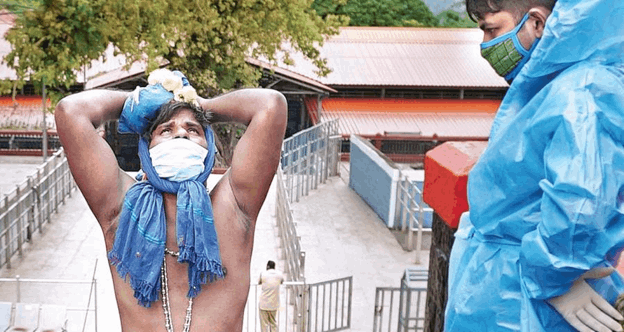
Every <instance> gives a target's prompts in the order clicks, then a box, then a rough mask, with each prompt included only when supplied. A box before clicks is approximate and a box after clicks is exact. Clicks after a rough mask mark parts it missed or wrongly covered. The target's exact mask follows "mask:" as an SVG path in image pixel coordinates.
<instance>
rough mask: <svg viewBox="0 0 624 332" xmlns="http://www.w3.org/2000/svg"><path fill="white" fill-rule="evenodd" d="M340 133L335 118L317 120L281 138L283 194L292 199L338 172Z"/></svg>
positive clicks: (314, 187)
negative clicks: (311, 125)
mask: <svg viewBox="0 0 624 332" xmlns="http://www.w3.org/2000/svg"><path fill="white" fill-rule="evenodd" d="M340 142H341V137H340V136H339V135H338V120H337V119H335V120H331V121H327V122H322V123H319V124H318V125H316V126H314V127H311V128H308V129H306V130H303V131H301V132H299V133H297V134H296V135H293V136H291V137H290V138H288V139H286V140H284V144H283V147H282V159H281V164H282V167H281V168H282V171H283V173H284V178H283V181H284V186H285V190H286V191H287V196H288V198H289V200H290V202H291V203H292V202H293V201H296V202H298V201H299V198H300V197H303V196H307V195H308V193H309V191H310V190H312V189H316V188H317V187H318V184H319V183H325V180H327V177H329V176H334V175H337V174H338V158H339V156H338V152H339V143H340Z"/></svg>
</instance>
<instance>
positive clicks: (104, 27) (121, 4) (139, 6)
mask: <svg viewBox="0 0 624 332" xmlns="http://www.w3.org/2000/svg"><path fill="white" fill-rule="evenodd" d="M24 1H25V0H24ZM40 1H41V3H40V5H39V6H35V7H34V8H33V9H32V10H28V11H24V12H23V14H22V15H19V16H18V18H17V19H16V22H15V25H14V27H13V28H12V29H11V30H10V31H9V32H8V33H7V35H6V39H7V40H8V41H9V42H10V43H11V45H12V47H13V50H12V51H11V52H10V53H9V54H8V55H7V56H6V57H5V58H4V61H5V62H6V63H7V65H8V66H9V67H11V68H13V69H14V70H15V71H16V72H17V75H18V77H19V79H18V80H17V81H16V82H4V84H3V85H1V86H0V88H2V91H1V92H2V93H4V94H6V93H8V92H9V91H8V90H9V89H11V88H13V89H14V88H15V86H18V87H21V86H22V85H23V84H24V83H25V81H26V80H30V81H39V82H40V81H42V80H43V81H45V83H46V84H47V85H48V86H49V87H50V88H51V90H52V91H53V95H52V97H53V98H54V99H59V98H60V97H62V96H63V95H65V94H67V93H68V91H69V90H68V89H69V87H70V86H71V85H72V84H73V83H75V81H76V73H77V72H78V71H79V70H80V69H81V67H82V66H83V65H85V64H89V63H90V62H91V61H92V60H95V59H98V58H99V57H100V56H102V55H103V54H104V51H105V50H106V48H107V47H108V46H109V45H110V44H112V45H114V46H115V48H116V51H117V52H118V53H121V54H123V55H125V56H126V58H127V61H128V62H127V63H128V65H130V64H131V63H132V62H134V61H139V60H141V61H146V62H147V65H148V71H151V70H152V69H155V68H157V67H159V66H160V65H162V64H163V63H168V64H169V67H170V68H172V69H178V70H180V71H182V72H184V73H185V74H186V75H187V76H188V78H189V80H190V81H191V83H192V84H193V85H194V86H195V88H196V89H197V90H198V93H199V94H201V95H204V96H214V95H216V94H218V93H221V92H224V91H227V90H230V89H232V88H238V87H243V86H255V85H256V84H257V81H258V78H259V77H260V71H259V70H257V69H255V68H254V67H252V66H251V65H249V64H248V63H247V62H246V61H245V58H246V57H247V56H251V57H264V58H266V59H268V60H269V61H276V60H277V59H278V55H282V56H283V60H284V61H286V62H287V63H288V62H289V61H290V58H289V57H288V54H289V52H290V51H298V52H301V53H302V54H303V55H304V56H306V57H307V58H308V59H310V60H312V62H313V63H314V64H315V65H316V66H317V68H318V74H320V75H326V74H327V73H329V69H328V68H327V66H326V62H325V60H324V59H321V58H320V57H319V47H320V46H322V44H323V41H324V38H325V36H327V35H331V34H336V33H337V32H338V26H339V25H340V24H341V22H343V21H341V19H340V18H339V17H336V16H334V15H327V16H325V17H320V16H319V15H317V14H316V12H315V11H314V10H313V9H311V8H310V5H311V0H211V1H206V0H203V1H182V0H40ZM226 159H227V157H226Z"/></svg>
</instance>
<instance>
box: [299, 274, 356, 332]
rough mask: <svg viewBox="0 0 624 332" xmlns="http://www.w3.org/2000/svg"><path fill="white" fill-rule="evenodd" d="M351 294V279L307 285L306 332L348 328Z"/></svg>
mask: <svg viewBox="0 0 624 332" xmlns="http://www.w3.org/2000/svg"><path fill="white" fill-rule="evenodd" d="M352 294H353V277H346V278H341V279H335V280H328V281H323V282H319V283H315V284H309V285H308V302H307V303H308V306H309V308H308V329H307V331H308V332H328V331H340V330H345V329H348V328H350V327H351V295H352ZM332 314H333V315H332Z"/></svg>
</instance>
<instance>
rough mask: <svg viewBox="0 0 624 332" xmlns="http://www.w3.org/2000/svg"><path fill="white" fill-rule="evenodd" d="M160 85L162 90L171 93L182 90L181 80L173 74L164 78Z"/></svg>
mask: <svg viewBox="0 0 624 332" xmlns="http://www.w3.org/2000/svg"><path fill="white" fill-rule="evenodd" d="M161 84H162V86H163V88H165V89H167V91H171V92H173V91H176V90H178V89H181V88H182V78H181V77H179V76H178V75H176V74H174V73H171V76H168V77H166V78H165V80H164V81H162V82H161Z"/></svg>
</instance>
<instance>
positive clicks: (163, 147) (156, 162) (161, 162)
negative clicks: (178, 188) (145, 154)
mask: <svg viewBox="0 0 624 332" xmlns="http://www.w3.org/2000/svg"><path fill="white" fill-rule="evenodd" d="M149 152H150V157H151V158H152V166H154V170H156V173H158V175H159V176H160V177H161V178H163V179H167V180H169V181H175V182H182V181H186V180H195V179H196V178H197V177H198V176H199V175H200V174H201V173H202V172H203V171H204V160H205V159H206V155H208V150H207V149H206V148H204V147H203V146H201V145H199V144H197V143H194V142H192V141H191V140H188V139H186V138H175V139H171V140H167V141H164V142H162V143H160V144H158V145H156V146H155V147H153V148H151V149H150V150H149Z"/></svg>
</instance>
